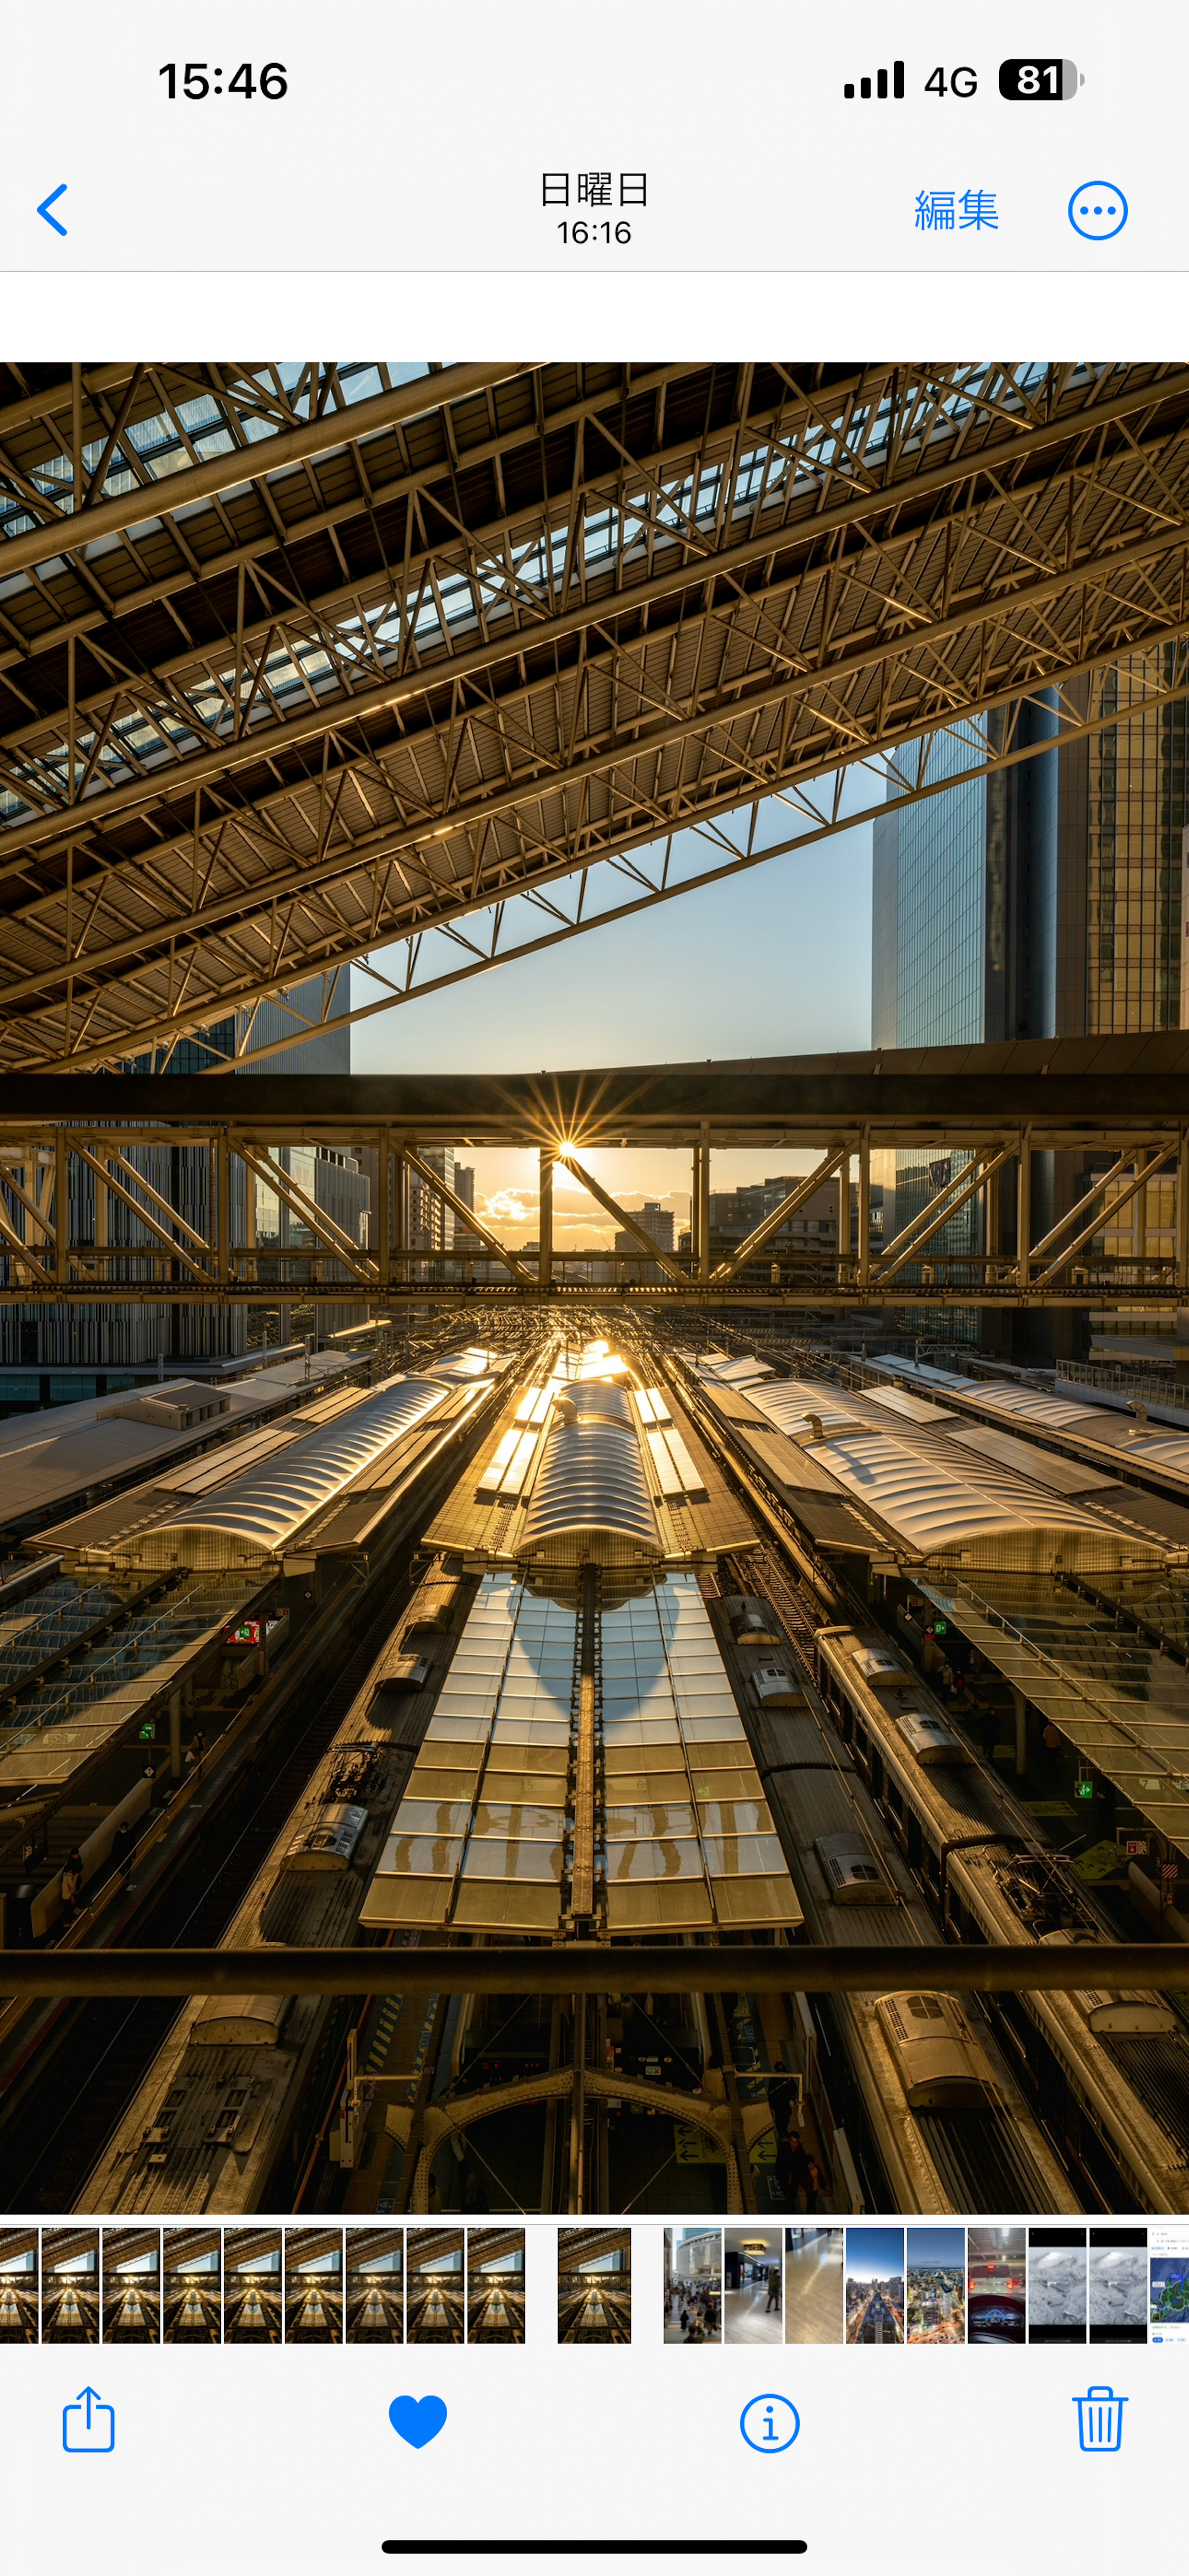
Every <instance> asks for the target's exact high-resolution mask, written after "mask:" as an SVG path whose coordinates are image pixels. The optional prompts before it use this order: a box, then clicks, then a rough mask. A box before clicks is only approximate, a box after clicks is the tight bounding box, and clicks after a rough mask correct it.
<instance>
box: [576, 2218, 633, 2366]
mask: <svg viewBox="0 0 1189 2576" xmlns="http://www.w3.org/2000/svg"><path fill="white" fill-rule="evenodd" d="M557 2340H558V2342H559V2343H630V2342H631V2340H632V2238H631V2231H630V2229H629V2228H626V2227H563V2228H562V2229H561V2230H560V2231H559V2234H558V2239H557Z"/></svg>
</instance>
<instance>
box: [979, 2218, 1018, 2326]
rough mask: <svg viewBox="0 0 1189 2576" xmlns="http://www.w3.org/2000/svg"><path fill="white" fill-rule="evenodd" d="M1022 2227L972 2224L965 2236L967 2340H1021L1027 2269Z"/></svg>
mask: <svg viewBox="0 0 1189 2576" xmlns="http://www.w3.org/2000/svg"><path fill="white" fill-rule="evenodd" d="M1025 2263H1026V2255H1025V2245H1024V2229H1023V2228H1022V2227H971V2228H969V2229H968V2230H967V2236H966V2287H967V2312H966V2339H967V2341H968V2343H1023V2342H1024V2340H1025V2332H1026V2321H1027V2273H1026V2270H1025Z"/></svg>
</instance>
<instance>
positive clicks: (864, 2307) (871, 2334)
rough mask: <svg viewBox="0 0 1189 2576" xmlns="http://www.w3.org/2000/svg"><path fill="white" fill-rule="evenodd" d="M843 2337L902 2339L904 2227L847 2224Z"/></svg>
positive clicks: (870, 2340)
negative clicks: (854, 2225)
mask: <svg viewBox="0 0 1189 2576" xmlns="http://www.w3.org/2000/svg"><path fill="white" fill-rule="evenodd" d="M846 2340H847V2342H848V2343H903V2341H904V2230H903V2228H902V2227H848V2228H847V2231H846Z"/></svg>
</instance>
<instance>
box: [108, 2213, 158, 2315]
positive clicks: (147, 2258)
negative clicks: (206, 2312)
mask: <svg viewBox="0 0 1189 2576" xmlns="http://www.w3.org/2000/svg"><path fill="white" fill-rule="evenodd" d="M103 2340H104V2342H105V2343H160V2341H161V2234H160V2230H159V2229H158V2228H156V2227H148V2228H142V2227H105V2228H104V2230H103Z"/></svg>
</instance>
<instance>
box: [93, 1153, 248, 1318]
mask: <svg viewBox="0 0 1189 2576" xmlns="http://www.w3.org/2000/svg"><path fill="white" fill-rule="evenodd" d="M70 1150H71V1151H72V1152H73V1153H75V1154H77V1156H78V1159H79V1161H80V1163H85V1164H86V1166H87V1169H88V1171H91V1172H94V1174H95V1176H96V1179H97V1180H99V1181H100V1182H104V1181H105V1182H106V1184H107V1187H108V1189H109V1190H111V1191H113V1192H114V1194H115V1196H116V1198H118V1199H122V1200H123V1203H124V1205H125V1207H127V1208H131V1210H132V1213H133V1215H134V1216H135V1217H136V1219H137V1221H138V1223H139V1224H141V1225H143V1226H147V1228H148V1230H149V1233H150V1234H153V1235H155V1236H156V1238H157V1242H158V1243H159V1244H160V1245H161V1246H162V1248H163V1249H164V1250H165V1251H166V1252H168V1254H169V1256H170V1259H171V1260H173V1261H180V1262H182V1263H183V1264H184V1266H185V1268H186V1269H187V1270H189V1271H190V1272H191V1273H192V1274H193V1276H194V1278H195V1279H202V1280H204V1281H205V1282H206V1284H207V1286H208V1287H213V1286H214V1273H213V1271H212V1270H211V1269H210V1267H209V1254H208V1260H207V1263H206V1264H204V1263H203V1262H201V1261H196V1260H195V1258H194V1255H193V1253H191V1252H187V1250H186V1247H185V1244H184V1243H179V1242H178V1239H177V1236H176V1235H175V1234H168V1233H167V1232H166V1229H165V1227H164V1226H163V1225H162V1224H161V1223H160V1222H159V1220H158V1219H157V1218H156V1217H155V1216H154V1215H153V1212H152V1209H151V1208H147V1207H142V1205H141V1203H140V1200H139V1199H137V1198H134V1197H133V1194H132V1192H131V1190H129V1189H126V1188H125V1186H124V1183H123V1181H121V1180H118V1179H117V1178H116V1175H115V1173H114V1171H113V1170H112V1168H111V1165H110V1163H109V1164H108V1165H107V1166H106V1167H105V1166H104V1164H103V1163H102V1162H101V1161H100V1159H99V1156H98V1155H97V1154H93V1153H92V1152H91V1149H90V1147H89V1146H88V1145H84V1144H82V1143H74V1144H72V1146H71V1149H70ZM137 1178H138V1185H139V1175H138V1176H137ZM172 1213H173V1211H172V1209H171V1210H170V1214H171V1215H172ZM203 1249H204V1251H205V1250H206V1246H205V1245H204V1247H203ZM108 1250H109V1252H111V1251H115V1252H117V1253H118V1254H119V1255H120V1257H121V1259H122V1258H124V1256H125V1255H126V1254H129V1253H131V1254H134V1255H135V1254H136V1253H149V1254H151V1253H152V1251H153V1246H152V1244H143V1243H133V1244H122V1243H121V1244H115V1245H111V1244H109V1246H108Z"/></svg>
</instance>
